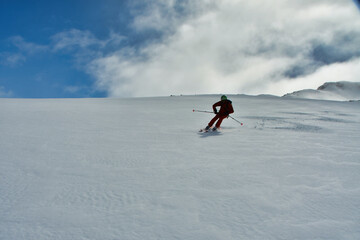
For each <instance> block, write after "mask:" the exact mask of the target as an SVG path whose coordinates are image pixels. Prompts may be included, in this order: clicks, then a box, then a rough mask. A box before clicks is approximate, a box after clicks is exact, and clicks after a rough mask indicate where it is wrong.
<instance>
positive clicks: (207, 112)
mask: <svg viewBox="0 0 360 240" xmlns="http://www.w3.org/2000/svg"><path fill="white" fill-rule="evenodd" d="M193 112H204V113H214V112H210V111H203V110H195V109H193Z"/></svg>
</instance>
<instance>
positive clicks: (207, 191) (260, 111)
mask: <svg viewBox="0 0 360 240" xmlns="http://www.w3.org/2000/svg"><path fill="white" fill-rule="evenodd" d="M218 98H219V96H182V97H162V98H135V99H42V100H40V99H39V100H37V99H26V100H23V99H0V112H1V115H0V239H4V240H12V239H16V240H21V239H26V240H31V239H34V240H45V239H52V240H57V239H63V240H69V239H98V240H110V239H111V240H114V239H121V240H127V239H131V240H133V239H139V240H140V239H141V240H143V239H147V240H152V239H194V240H201V239H204V240H205V239H206V240H209V239H219V240H220V239H221V240H224V239H227V240H228V239H251V240H254V239H259V240H260V239H261V240H263V239H326V240H329V239H354V240H355V239H360V228H359V223H360V201H359V199H360V186H359V182H360V148H359V143H360V103H359V102H331V101H313V100H301V99H285V98H274V97H265V96H263V97H249V96H229V98H230V99H231V100H232V101H233V104H234V108H235V113H234V114H233V117H235V118H237V119H239V120H240V121H242V122H244V125H243V126H241V125H240V124H238V123H237V122H235V121H233V120H231V119H226V120H224V122H223V128H222V131H221V132H220V133H218V134H212V133H210V134H200V133H198V132H197V131H198V129H199V128H200V127H204V126H205V125H206V123H207V122H208V121H209V120H210V118H211V117H212V116H213V115H212V114H206V113H193V112H192V109H194V108H195V109H202V110H211V105H212V104H213V103H214V102H216V101H217V100H218Z"/></svg>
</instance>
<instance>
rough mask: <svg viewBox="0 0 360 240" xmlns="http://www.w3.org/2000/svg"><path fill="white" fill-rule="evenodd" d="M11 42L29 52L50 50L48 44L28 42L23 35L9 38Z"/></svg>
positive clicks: (21, 49)
mask: <svg viewBox="0 0 360 240" xmlns="http://www.w3.org/2000/svg"><path fill="white" fill-rule="evenodd" d="M9 40H10V42H11V43H12V44H13V45H14V46H16V47H17V48H18V49H19V50H20V51H21V52H24V53H27V54H35V53H38V52H43V51H46V50H48V46H46V45H40V44H36V43H32V42H27V41H25V40H24V38H23V37H21V36H14V37H11V38H9Z"/></svg>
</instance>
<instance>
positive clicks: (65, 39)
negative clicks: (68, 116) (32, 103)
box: [0, 0, 360, 98]
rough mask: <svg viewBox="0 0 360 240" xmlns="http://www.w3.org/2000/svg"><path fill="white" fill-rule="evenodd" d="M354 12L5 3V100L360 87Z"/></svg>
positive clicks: (113, 2) (1, 38)
mask: <svg viewBox="0 0 360 240" xmlns="http://www.w3.org/2000/svg"><path fill="white" fill-rule="evenodd" d="M354 3H357V4H358V1H344V0H329V1H325V0H316V1H301V0H294V1H291V2H290V3H286V1H285V2H284V1H281V0H274V2H272V3H271V4H270V3H269V4H268V3H265V4H264V3H263V1H260V0H254V1H251V2H249V1H239V0H227V1H224V0H208V1H203V0H183V1H179V0H153V1H141V0H133V1H126V0H123V1H122V0H103V1H97V0H81V1H80V0H72V1H69V0H63V1H43V0H39V1H19V0H2V1H0V29H1V31H0V97H19V98H60V97H61V98H63V97H64V98H66V97H132V96H154V95H171V94H198V93H247V94H260V93H270V94H276V95H281V94H285V93H287V92H290V91H295V90H299V89H303V88H314V87H317V86H319V85H321V84H322V83H323V82H325V81H343V80H346V81H359V79H358V77H357V76H359V70H357V69H359V66H360V50H359V48H358V42H359V40H360V28H359V26H360V19H359V17H360V16H359V12H358V9H357V8H356V5H355V4H354ZM358 6H359V5H358ZM269 8H271V9H272V11H268V9H269Z"/></svg>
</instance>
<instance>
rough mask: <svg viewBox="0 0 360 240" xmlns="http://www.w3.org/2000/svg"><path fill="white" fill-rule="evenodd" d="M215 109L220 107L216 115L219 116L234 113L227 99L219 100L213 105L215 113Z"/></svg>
mask: <svg viewBox="0 0 360 240" xmlns="http://www.w3.org/2000/svg"><path fill="white" fill-rule="evenodd" d="M216 107H220V110H219V112H218V115H220V116H227V115H229V114H231V113H233V112H234V109H233V106H232V102H231V101H230V100H228V99H226V100H221V101H219V102H217V103H215V104H214V105H213V110H214V112H216Z"/></svg>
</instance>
